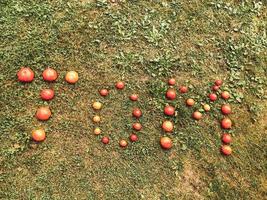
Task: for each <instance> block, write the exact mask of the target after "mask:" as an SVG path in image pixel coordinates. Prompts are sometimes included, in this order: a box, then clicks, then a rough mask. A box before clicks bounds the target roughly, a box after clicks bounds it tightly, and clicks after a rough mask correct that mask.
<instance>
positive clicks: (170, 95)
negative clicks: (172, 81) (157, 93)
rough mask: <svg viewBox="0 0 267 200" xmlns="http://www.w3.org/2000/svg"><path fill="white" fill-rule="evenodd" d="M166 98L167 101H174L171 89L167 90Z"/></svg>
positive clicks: (174, 93)
mask: <svg viewBox="0 0 267 200" xmlns="http://www.w3.org/2000/svg"><path fill="white" fill-rule="evenodd" d="M166 97H167V99H169V100H174V99H175V98H176V92H175V90H174V89H173V88H169V89H168V90H167V92H166Z"/></svg>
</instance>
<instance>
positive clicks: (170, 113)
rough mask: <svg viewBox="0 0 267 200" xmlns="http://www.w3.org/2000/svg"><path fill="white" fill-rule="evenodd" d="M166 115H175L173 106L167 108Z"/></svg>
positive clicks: (165, 109)
mask: <svg viewBox="0 0 267 200" xmlns="http://www.w3.org/2000/svg"><path fill="white" fill-rule="evenodd" d="M164 113H165V115H168V116H172V115H174V113H175V108H174V107H173V106H165V108H164Z"/></svg>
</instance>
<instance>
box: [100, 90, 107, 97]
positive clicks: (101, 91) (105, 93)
mask: <svg viewBox="0 0 267 200" xmlns="http://www.w3.org/2000/svg"><path fill="white" fill-rule="evenodd" d="M99 94H100V95H101V96H103V97H105V96H108V90H107V89H101V90H100V91H99Z"/></svg>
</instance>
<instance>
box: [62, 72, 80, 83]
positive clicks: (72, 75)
mask: <svg viewBox="0 0 267 200" xmlns="http://www.w3.org/2000/svg"><path fill="white" fill-rule="evenodd" d="M65 80H66V81H67V82H68V83H70V84H74V83H76V82H77V81H78V80H79V75H78V73H77V72H75V71H69V72H67V74H66V76H65Z"/></svg>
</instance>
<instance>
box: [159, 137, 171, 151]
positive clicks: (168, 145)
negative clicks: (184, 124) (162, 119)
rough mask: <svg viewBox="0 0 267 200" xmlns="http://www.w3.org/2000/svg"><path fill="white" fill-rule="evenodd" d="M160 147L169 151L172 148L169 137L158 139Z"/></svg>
mask: <svg viewBox="0 0 267 200" xmlns="http://www.w3.org/2000/svg"><path fill="white" fill-rule="evenodd" d="M160 145H161V147H162V148H163V149H170V148H172V140H171V139H170V138H169V137H166V136H164V137H162V138H160Z"/></svg>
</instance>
